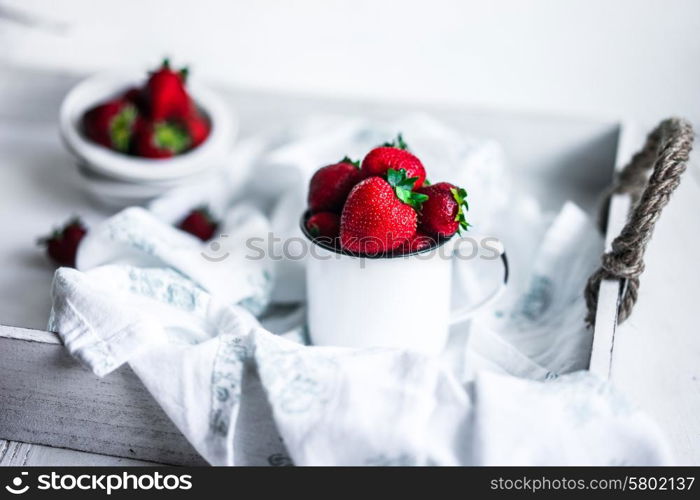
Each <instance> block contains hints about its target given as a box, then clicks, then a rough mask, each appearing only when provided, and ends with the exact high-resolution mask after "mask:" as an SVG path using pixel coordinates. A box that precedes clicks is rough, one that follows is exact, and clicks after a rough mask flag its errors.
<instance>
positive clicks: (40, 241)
mask: <svg viewBox="0 0 700 500" xmlns="http://www.w3.org/2000/svg"><path fill="white" fill-rule="evenodd" d="M73 226H76V227H78V228H81V229H83V230H85V224H83V221H82V219H81V218H80V217H79V216H77V215H73V216H71V218H70V219H68V222H66V223H65V224H63V225H62V226H60V227H54V228H53V230H52V231H51V234H50V235H48V236H42V237H40V238H37V240H36V243H37V245H40V246H46V245H48V244H49V242H51V241H58V240H61V239H63V235H64V234H65V233H66V231H68V229H70V228H71V227H73Z"/></svg>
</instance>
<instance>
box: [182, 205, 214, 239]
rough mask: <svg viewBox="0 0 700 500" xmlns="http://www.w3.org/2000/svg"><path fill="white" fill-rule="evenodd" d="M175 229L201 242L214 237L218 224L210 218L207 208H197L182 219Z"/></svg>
mask: <svg viewBox="0 0 700 500" xmlns="http://www.w3.org/2000/svg"><path fill="white" fill-rule="evenodd" d="M177 227H178V228H179V229H181V230H183V231H185V232H187V233H190V234H191V235H193V236H196V237H197V238H199V239H200V240H202V241H207V240H210V239H211V238H212V236H214V233H215V232H216V230H217V228H218V227H219V223H218V221H216V220H215V219H214V217H212V215H211V213H210V212H209V209H208V208H207V207H199V208H195V209H194V210H192V211H191V212H190V213H189V214H188V215H187V217H185V218H184V219H182V220H181V221H180V223H179V224H178V225H177Z"/></svg>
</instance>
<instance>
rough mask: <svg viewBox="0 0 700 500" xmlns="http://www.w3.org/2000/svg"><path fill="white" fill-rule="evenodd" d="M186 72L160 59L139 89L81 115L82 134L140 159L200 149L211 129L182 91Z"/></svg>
mask: <svg viewBox="0 0 700 500" xmlns="http://www.w3.org/2000/svg"><path fill="white" fill-rule="evenodd" d="M188 74H189V72H188V70H187V69H186V68H183V69H181V70H179V71H176V70H174V69H172V68H171V67H170V61H169V60H168V59H165V60H164V61H163V63H162V64H161V66H160V68H158V69H157V70H156V71H154V72H153V73H151V75H150V77H149V78H148V80H147V81H146V83H145V84H144V85H143V87H130V88H128V89H127V90H126V91H125V92H124V93H123V95H121V96H119V97H116V98H113V99H109V100H107V101H106V102H103V103H100V104H97V105H95V106H93V107H92V108H90V109H88V110H87V111H85V113H84V114H83V118H82V129H83V133H84V134H85V136H86V137H87V138H88V139H90V140H92V141H93V142H95V143H97V144H100V145H102V146H104V147H106V148H109V149H111V150H112V151H117V152H120V153H124V154H130V155H134V156H139V157H142V158H171V157H173V156H175V155H179V154H183V153H186V152H187V151H189V150H191V149H194V148H196V147H198V146H200V145H201V144H202V143H203V142H204V141H205V140H206V139H207V137H209V132H210V130H211V126H210V123H209V119H208V118H207V116H206V114H205V113H204V112H203V111H201V110H200V109H199V108H198V106H197V104H196V102H195V101H194V100H193V99H192V97H191V96H190V94H189V92H188V90H187V87H186V82H187V76H188Z"/></svg>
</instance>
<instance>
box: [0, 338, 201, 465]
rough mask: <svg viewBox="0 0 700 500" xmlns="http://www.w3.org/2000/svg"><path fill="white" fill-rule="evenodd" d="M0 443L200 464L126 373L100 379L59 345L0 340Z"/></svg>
mask: <svg viewBox="0 0 700 500" xmlns="http://www.w3.org/2000/svg"><path fill="white" fill-rule="evenodd" d="M0 439H11V440H15V441H22V442H25V443H35V444H43V445H49V446H56V447H60V448H69V449H75V450H82V451H87V452H92V453H99V454H103V455H113V456H118V457H126V458H133V459H140V460H148V461H153V462H160V463H167V464H175V465H203V464H205V461H204V460H203V459H202V458H201V457H200V456H199V454H197V452H196V451H195V450H194V449H193V448H192V446H191V445H190V444H189V443H188V442H187V440H186V439H185V438H184V436H182V434H181V433H180V432H179V431H178V430H177V429H176V428H175V426H174V425H173V423H172V422H171V421H170V419H169V418H168V417H167V416H166V415H165V413H164V412H163V411H162V410H161V408H160V407H159V406H158V404H157V403H156V402H155V401H154V399H153V397H152V396H151V395H150V394H149V393H148V392H147V391H146V389H145V388H144V387H143V385H142V384H141V382H140V381H139V380H138V378H137V377H136V375H134V373H133V372H132V371H131V370H130V369H128V368H122V369H120V370H117V371H116V372H114V373H112V374H110V375H108V376H107V377H105V378H102V379H100V378H97V377H95V376H94V375H93V374H92V373H90V372H89V371H87V370H85V369H84V368H83V367H81V366H80V365H79V364H78V363H77V362H76V361H75V360H73V359H72V358H71V357H70V355H69V354H68V353H67V352H66V350H65V349H64V347H63V346H62V345H60V344H54V343H45V342H31V341H26V340H20V339H15V338H7V337H0Z"/></svg>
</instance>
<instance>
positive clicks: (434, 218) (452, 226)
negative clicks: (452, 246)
mask: <svg viewBox="0 0 700 500" xmlns="http://www.w3.org/2000/svg"><path fill="white" fill-rule="evenodd" d="M418 192H419V193H422V194H424V195H426V196H427V197H428V199H427V200H426V201H425V202H424V203H423V209H422V211H421V215H420V218H419V221H418V222H419V227H420V229H421V230H422V231H424V232H425V233H427V234H431V235H433V236H436V237H440V238H443V237H446V238H449V237H450V236H452V235H453V234H455V233H456V232H457V231H460V230H462V229H465V230H466V229H468V228H469V223H468V222H467V220H466V217H465V211H467V210H468V209H469V205H468V203H467V192H466V191H465V190H464V189H462V188H460V187H458V186H455V185H454V184H450V183H449V182H438V183H437V184H433V185H431V186H423V187H422V188H420V189H418Z"/></svg>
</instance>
